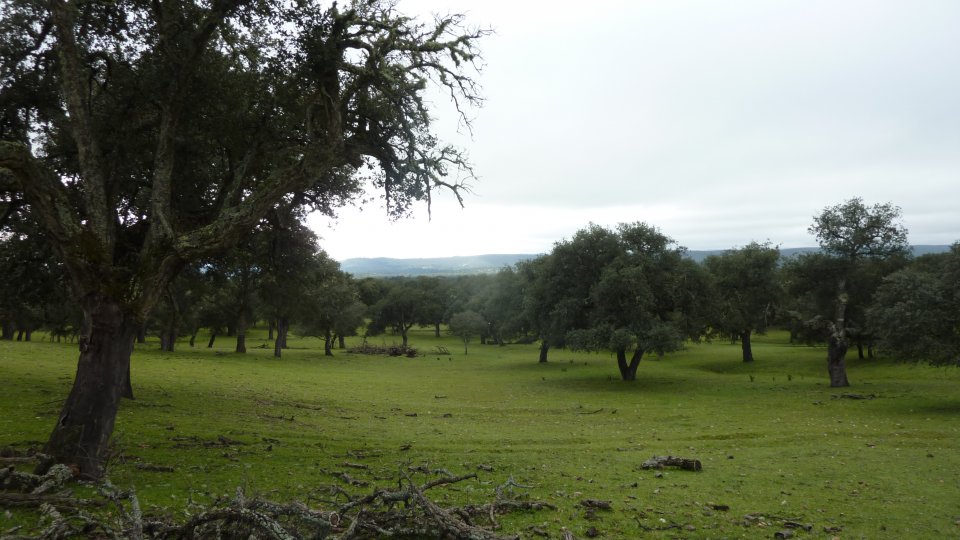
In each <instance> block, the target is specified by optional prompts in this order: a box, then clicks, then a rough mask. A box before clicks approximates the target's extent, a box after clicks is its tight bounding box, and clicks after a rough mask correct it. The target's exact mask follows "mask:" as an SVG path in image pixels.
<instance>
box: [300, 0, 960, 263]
mask: <svg viewBox="0 0 960 540" xmlns="http://www.w3.org/2000/svg"><path fill="white" fill-rule="evenodd" d="M400 9H402V10H411V11H413V12H424V13H425V12H429V11H431V10H433V11H442V12H447V11H463V12H467V13H468V15H469V20H470V21H471V22H473V23H475V24H478V25H481V26H484V25H489V26H492V27H494V28H495V29H496V32H497V33H496V35H494V36H491V37H490V38H489V39H488V40H486V43H484V44H483V49H484V52H485V57H486V63H487V68H486V70H485V71H484V73H483V74H482V75H481V76H480V80H481V82H482V83H483V85H484V87H485V94H486V96H487V98H488V102H487V105H486V107H485V108H484V109H482V110H480V111H478V112H477V118H476V122H475V129H474V137H473V139H470V138H469V137H465V136H463V135H462V134H457V133H456V122H455V119H454V115H452V114H450V113H451V110H450V108H449V107H447V106H446V103H444V102H443V100H442V99H439V98H437V100H436V101H437V102H436V111H437V115H438V128H439V130H440V132H441V133H442V134H443V135H444V136H445V137H446V138H447V139H452V141H453V142H455V143H457V144H460V145H462V146H465V147H466V148H467V149H468V151H469V152H470V154H471V157H472V159H473V161H474V164H475V166H476V172H477V174H478V176H479V177H480V181H479V182H478V183H477V184H476V185H475V191H476V195H475V196H472V197H468V198H467V200H466V204H467V208H466V209H465V210H460V209H459V207H457V206H456V204H455V202H452V200H446V201H442V202H440V203H438V204H435V206H434V219H433V221H432V222H429V223H428V222H427V220H426V217H425V212H422V214H423V215H422V216H420V217H418V218H416V219H415V220H413V221H410V222H400V223H394V224H390V223H388V222H387V220H386V219H385V218H384V217H383V213H382V211H378V210H377V209H376V208H368V209H367V210H366V211H364V212H362V213H359V215H357V214H358V213H357V212H354V211H348V212H345V213H344V215H343V218H342V219H341V221H340V224H339V225H338V226H337V228H336V229H332V230H331V229H326V228H321V229H319V230H318V232H320V234H321V235H322V236H324V237H325V240H324V244H325V245H326V246H327V249H328V250H329V251H330V252H331V254H333V256H335V257H337V258H346V257H353V256H393V257H417V256H428V255H429V256H445V255H466V254H479V253H494V252H499V253H523V252H543V251H548V250H549V249H550V248H551V246H552V243H553V242H554V241H556V240H560V239H561V238H562V237H564V236H570V235H571V234H572V233H573V232H574V231H576V230H577V229H578V228H581V227H583V226H585V225H586V224H587V223H589V222H590V221H593V222H597V223H601V224H605V225H613V224H615V223H617V222H619V221H636V220H640V221H647V222H649V223H652V224H654V225H657V226H658V227H660V228H661V229H662V230H663V231H664V232H665V233H667V234H669V235H670V236H672V237H674V238H675V239H677V240H678V241H679V242H680V243H681V244H683V245H687V246H689V247H691V248H695V249H707V248H727V247H732V246H734V245H744V244H746V243H748V242H750V241H751V240H761V241H762V240H767V239H769V240H771V241H773V242H774V243H778V244H782V245H784V246H785V247H794V246H804V245H811V244H812V243H813V239H812V238H811V237H810V236H809V235H808V234H807V232H806V228H807V226H808V225H809V223H810V220H811V217H812V216H813V215H814V214H815V213H817V212H819V211H820V210H821V209H822V208H823V207H825V206H828V205H833V204H837V203H840V202H843V201H844V200H846V199H848V198H850V197H854V196H862V197H863V198H864V199H865V200H867V201H868V202H887V201H890V202H893V203H894V204H897V205H900V206H901V207H902V208H903V210H904V222H905V224H906V225H907V227H908V228H910V230H911V241H912V242H914V243H950V242H953V241H955V240H960V212H956V210H955V208H954V207H955V206H956V204H957V203H958V202H960V100H958V99H957V98H956V96H957V95H960V40H958V39H957V38H956V29H955V21H957V20H960V3H957V2H954V1H952V0H944V1H924V0H920V1H916V2H909V3H906V2H883V1H880V2H877V1H874V0H870V1H867V0H862V1H850V2H842V3H836V2H826V1H808V0H803V1H801V0H795V1H783V2H768V1H749V2H748V1H743V2H705V1H696V0H671V1H670V2H662V1H638V2H615V1H600V2H595V3H593V4H591V7H590V8H586V7H584V5H583V4H581V3H577V4H574V3H565V2H550V3H546V2H502V1H486V2H484V1H480V0H459V1H439V0H437V1H433V2H431V1H427V0H420V1H411V0H402V1H401V2H400Z"/></svg>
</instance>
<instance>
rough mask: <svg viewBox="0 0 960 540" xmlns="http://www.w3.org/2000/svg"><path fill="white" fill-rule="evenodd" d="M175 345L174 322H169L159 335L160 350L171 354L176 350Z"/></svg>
mask: <svg viewBox="0 0 960 540" xmlns="http://www.w3.org/2000/svg"><path fill="white" fill-rule="evenodd" d="M176 345H177V326H176V323H175V322H171V323H170V324H168V325H167V327H166V328H164V330H163V334H161V335H160V350H161V351H166V352H173V351H174V349H176Z"/></svg>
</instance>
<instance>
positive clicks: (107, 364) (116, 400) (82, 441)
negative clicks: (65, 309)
mask: <svg viewBox="0 0 960 540" xmlns="http://www.w3.org/2000/svg"><path fill="white" fill-rule="evenodd" d="M84 304H85V305H84V311H85V317H86V318H87V319H88V320H89V321H90V324H89V325H88V327H89V330H88V331H87V332H85V333H84V335H83V336H82V337H81V339H80V340H79V341H80V359H79V360H78V362H77V374H76V378H75V379H74V382H73V388H72V389H71V390H70V395H69V396H68V397H67V400H66V401H65V402H64V404H63V408H62V410H61V411H60V415H59V417H58V421H57V424H56V426H55V427H54V429H53V432H52V433H51V434H50V439H49V440H48V441H47V444H46V446H45V447H44V453H46V454H48V455H50V456H51V457H52V459H53V460H52V461H50V462H47V463H43V464H41V465H40V466H39V467H38V469H40V470H41V471H40V472H45V469H48V468H49V467H50V465H52V464H53V463H67V464H73V465H76V466H77V468H78V469H79V471H80V475H81V476H83V477H87V478H93V479H99V478H101V477H102V476H103V473H104V467H105V465H106V460H107V450H108V443H109V439H110V434H111V433H113V425H114V421H115V419H116V415H117V409H118V408H119V406H120V398H121V396H122V395H123V393H124V388H125V386H127V385H128V384H129V380H130V379H129V369H130V353H131V352H132V349H133V347H132V345H133V338H134V336H135V335H136V331H137V323H138V321H135V320H134V319H133V317H132V316H131V315H130V314H129V313H127V312H126V310H124V309H123V307H122V306H121V305H120V304H119V303H118V302H116V301H114V300H112V299H110V298H106V297H104V296H91V297H90V298H87V299H86V301H85V302H84Z"/></svg>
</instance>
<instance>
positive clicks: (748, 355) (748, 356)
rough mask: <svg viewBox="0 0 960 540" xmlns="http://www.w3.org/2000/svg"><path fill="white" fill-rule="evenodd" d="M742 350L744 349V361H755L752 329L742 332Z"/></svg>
mask: <svg viewBox="0 0 960 540" xmlns="http://www.w3.org/2000/svg"><path fill="white" fill-rule="evenodd" d="M740 350H742V351H743V361H744V362H753V347H752V346H751V344H750V330H746V331H744V332H740Z"/></svg>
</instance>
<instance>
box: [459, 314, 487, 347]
mask: <svg viewBox="0 0 960 540" xmlns="http://www.w3.org/2000/svg"><path fill="white" fill-rule="evenodd" d="M486 331H487V321H485V320H484V319H483V315H480V314H479V313H477V312H476V311H461V312H460V313H456V314H454V315H453V316H452V317H450V333H451V334H453V335H455V336H457V337H459V338H460V339H461V340H463V354H467V344H469V343H470V340H471V339H473V338H475V337H477V336H479V335H481V334H483V333H484V332H486Z"/></svg>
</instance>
